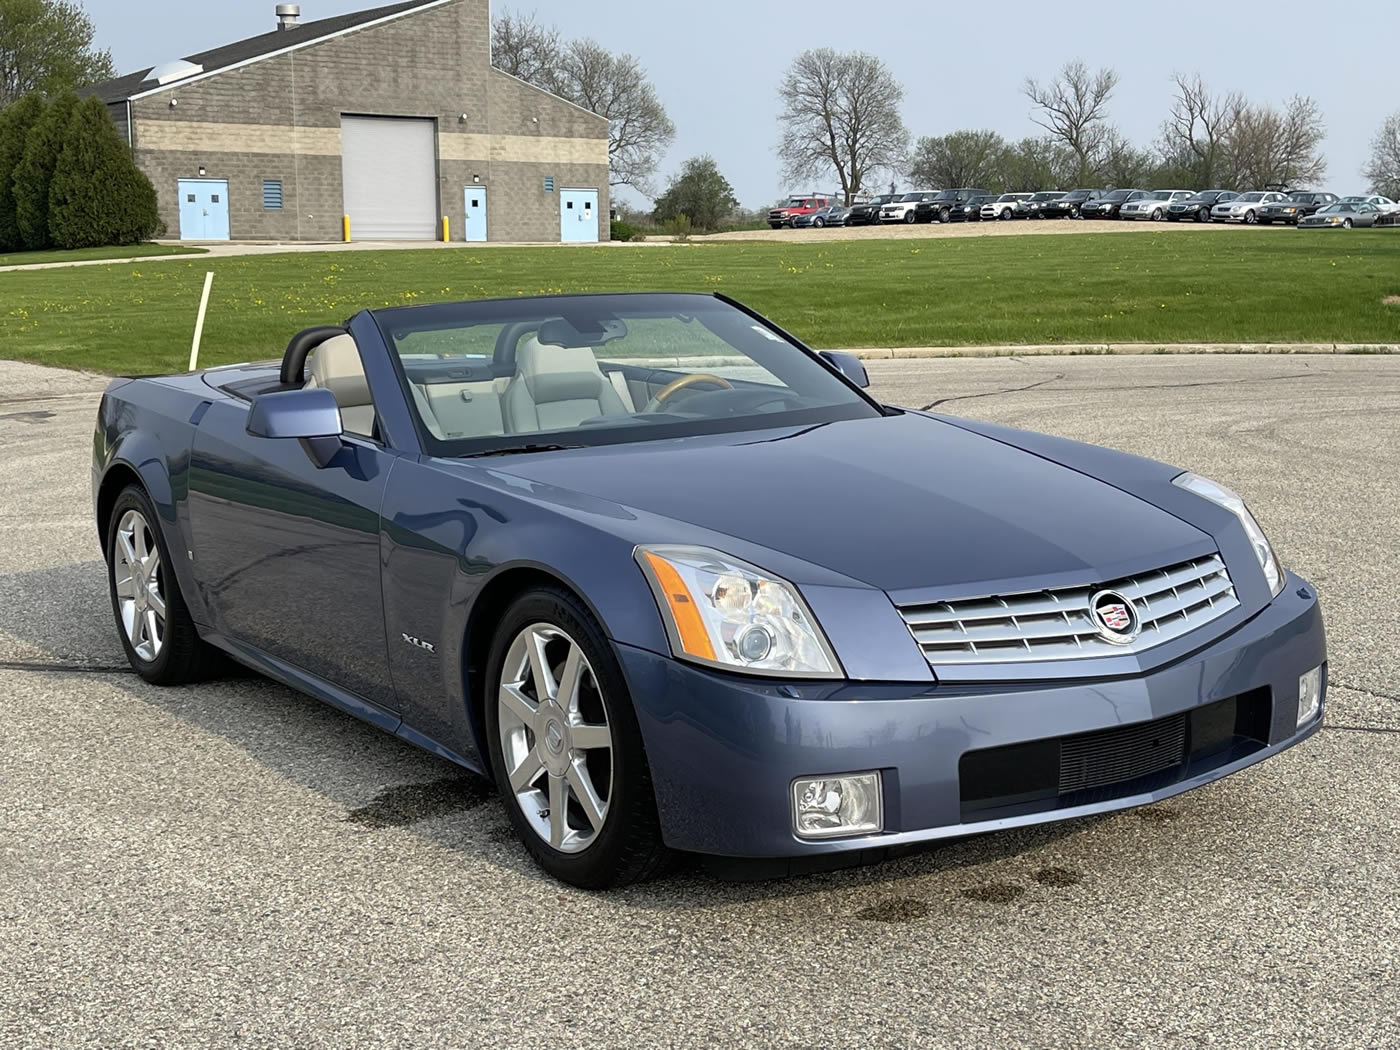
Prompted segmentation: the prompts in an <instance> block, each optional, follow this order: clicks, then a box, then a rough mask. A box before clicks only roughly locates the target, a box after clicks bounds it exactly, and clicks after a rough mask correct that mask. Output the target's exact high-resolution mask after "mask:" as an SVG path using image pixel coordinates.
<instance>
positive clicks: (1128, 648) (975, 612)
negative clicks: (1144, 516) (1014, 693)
mask: <svg viewBox="0 0 1400 1050" xmlns="http://www.w3.org/2000/svg"><path fill="white" fill-rule="evenodd" d="M1104 590H1108V591H1116V592H1117V593H1119V594H1121V595H1122V596H1123V597H1125V598H1127V599H1128V600H1129V601H1130V602H1132V604H1133V606H1134V608H1135V609H1136V611H1137V615H1138V620H1139V621H1140V622H1141V624H1142V633H1141V634H1139V635H1138V637H1137V638H1136V639H1134V640H1133V641H1132V642H1129V643H1127V644H1119V643H1115V642H1110V641H1108V640H1107V639H1106V638H1104V637H1103V635H1102V634H1100V633H1099V629H1098V627H1097V625H1096V624H1095V623H1094V619H1093V617H1092V616H1091V615H1090V610H1089V602H1090V599H1091V598H1092V597H1093V596H1094V595H1095V594H1097V593H1098V592H1099V591H1104ZM1239 604H1240V602H1239V599H1238V598H1237V597H1236V596H1235V587H1234V584H1233V583H1231V582H1230V574H1229V572H1228V571H1227V570H1226V568H1225V563H1224V562H1223V561H1221V560H1220V557H1219V556H1218V555H1214V554H1212V555H1209V556H1207V557H1204V558H1194V559H1192V560H1191V561H1187V562H1182V563H1181V564H1179V565H1171V566H1168V567H1167V568H1165V569H1158V570H1156V571H1154V572H1145V573H1139V574H1138V575H1136V576H1127V577H1124V578H1122V579H1118V580H1110V581H1107V582H1105V583H1102V584H1095V585H1093V586H1084V587H1062V588H1056V589H1053V590H1040V591H1022V592H1020V593H1016V594H999V595H991V596H989V597H986V598H966V599H957V600H954V601H947V602H929V603H927V604H923V605H905V606H901V607H900V610H899V613H900V615H901V616H903V617H904V622H905V623H906V624H908V625H909V630H910V632H911V633H912V634H913V635H914V640H915V641H916V642H918V643H919V647H920V648H921V649H922V650H923V651H924V656H925V657H926V658H927V659H928V662H929V663H930V664H933V665H935V666H937V665H939V664H944V665H947V664H984V663H1017V662H1025V661H1033V660H1078V659H1084V658H1086V657H1095V656H1117V655H1120V654H1122V653H1136V652H1141V651H1142V650H1144V649H1150V648H1152V647H1153V646H1154V645H1161V644H1162V643H1163V642H1166V641H1170V640H1171V639H1173V638H1179V637H1181V636H1182V635H1183V634H1186V633H1187V632H1188V631H1194V630H1195V629H1196V628H1198V627H1202V626H1204V625H1206V624H1208V623H1210V622H1211V621H1213V620H1216V619H1218V618H1219V617H1221V616H1224V615H1225V614H1226V613H1227V612H1229V611H1230V610H1231V609H1235V608H1237V607H1238V606H1239Z"/></svg>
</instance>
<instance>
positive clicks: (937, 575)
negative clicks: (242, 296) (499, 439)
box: [491, 413, 1216, 594]
mask: <svg viewBox="0 0 1400 1050" xmlns="http://www.w3.org/2000/svg"><path fill="white" fill-rule="evenodd" d="M491 469H492V470H493V471H498V472H500V473H505V474H510V475H513V476H515V477H517V478H520V479H523V480H525V481H528V482H534V483H537V484H539V485H540V486H542V487H543V488H544V490H546V491H554V492H561V491H563V490H571V491H572V492H574V493H578V494H580V495H582V496H587V497H589V498H590V499H593V500H603V501H606V502H607V503H608V504H611V505H613V506H615V507H617V508H619V509H625V510H626V511H630V512H631V515H626V514H621V515H616V516H617V517H619V518H629V517H632V516H636V517H642V516H645V517H647V518H653V520H652V522H651V524H650V526H649V527H655V528H658V529H660V530H661V533H659V534H657V535H655V536H654V537H651V538H650V542H662V543H664V542H687V541H689V540H690V539H691V537H690V535H688V533H690V532H693V530H694V529H696V528H698V529H702V530H705V531H706V532H709V533H713V534H720V535H722V536H724V537H732V538H733V539H734V541H735V542H734V543H731V544H729V547H730V553H734V554H736V555H737V556H739V557H745V558H749V559H750V560H756V559H758V558H761V557H762V552H755V551H753V550H751V548H752V547H760V548H766V549H767V550H768V551H775V552H781V553H782V554H783V555H786V556H787V557H786V558H784V559H783V563H784V564H785V565H789V566H790V565H791V564H792V563H791V562H790V561H788V559H798V560H799V561H800V562H803V563H806V564H807V565H811V566H816V567H819V568H820V569H822V570H825V571H826V572H832V573H837V574H839V575H841V576H844V577H846V578H848V579H850V580H856V581H860V582H862V583H865V584H867V585H869V586H872V587H878V588H880V589H881V590H885V591H890V592H901V591H904V592H917V591H918V590H919V589H920V588H927V587H934V586H936V587H939V588H945V589H946V590H947V593H949V594H952V593H957V592H961V593H967V594H978V593H987V592H989V591H991V590H997V589H1003V588H1001V587H1000V586H998V585H1000V584H1005V583H1008V582H1011V583H1015V584H1021V585H1022V587H1024V586H1026V585H1030V586H1050V585H1059V581H1060V580H1061V579H1069V578H1081V579H1082V578H1084V577H1085V576H1086V575H1088V576H1092V577H1094V578H1096V579H1113V578H1117V577H1119V576H1122V575H1127V574H1129V573H1132V572H1139V571H1144V570H1147V569H1154V568H1160V567H1162V566H1164V565H1168V564H1173V563H1174V562H1176V561H1179V560H1184V559H1185V558H1189V557H1194V556H1197V555H1199V554H1201V553H1206V552H1210V551H1214V550H1215V549H1216V545H1215V542H1214V541H1213V540H1212V539H1211V538H1210V537H1209V536H1208V535H1207V534H1206V533H1205V532H1203V531H1202V530H1200V529H1198V528H1196V527H1195V526H1193V525H1190V524H1187V523H1186V522H1185V521H1183V520H1181V519H1180V518H1178V517H1175V516H1173V515H1172V514H1169V513H1168V512H1166V511H1164V510H1161V509H1159V508H1158V507H1155V506H1153V505H1151V504H1149V503H1148V502H1146V501H1145V500H1143V499H1140V498H1138V497H1136V496H1132V495H1129V494H1128V493H1127V492H1125V491H1122V490H1120V489H1118V488H1115V487H1113V486H1111V485H1109V484H1108V483H1106V482H1103V481H1099V480H1097V479H1095V478H1092V477H1089V476H1088V475H1086V474H1083V473H1080V472H1078V471H1076V470H1072V469H1070V468H1068V467H1065V466H1061V465H1059V464H1057V463H1054V462H1051V461H1050V460H1048V459H1045V458H1042V457H1041V456H1039V455H1036V454H1034V453H1031V452H1027V451H1025V450H1023V449H1019V448H1016V447H1014V446H1012V445H1009V444H1007V443H1005V442H1002V441H997V440H993V439H991V438H988V437H984V436H982V435H979V434H976V433H973V432H971V431H969V430H966V429H964V428H962V427H959V426H955V425H952V424H951V423H946V422H943V421H940V420H938V419H935V418H931V417H928V416H922V415H918V414H914V413H909V414H904V415H898V416H889V417H883V418H877V419H867V420H853V421H846V422H838V423H828V424H825V425H821V426H817V427H810V428H805V429H784V430H777V431H760V432H748V433H742V434H729V435H723V436H722V437H718V438H716V437H703V438H689V439H682V440H667V441H655V442H645V443H639V444H633V445H612V446H604V447H599V448H589V449H576V450H566V451H562V452H557V453H546V454H536V455H529V456H520V457H516V458H513V459H510V460H498V461H494V462H493V463H492V468H491ZM562 502H570V503H572V502H574V501H572V500H565V501H562ZM610 516H611V515H610ZM653 516H654V517H653ZM655 517H659V518H664V519H669V521H670V522H671V523H673V525H674V528H671V527H667V526H666V524H665V523H664V522H657V521H655V520H654V518H655ZM634 520H635V519H634ZM760 564H761V562H760ZM767 567H769V568H770V571H779V570H778V568H777V566H771V565H770V566H767ZM1086 570H1090V571H1087V572H1086ZM789 571H790V570H789ZM1030 581H1034V582H1033V583H1032V582H1030ZM797 582H803V581H800V580H799V581H797ZM989 585H990V586H989Z"/></svg>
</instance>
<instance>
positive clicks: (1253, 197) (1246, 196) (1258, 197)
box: [1235, 193, 1264, 203]
mask: <svg viewBox="0 0 1400 1050" xmlns="http://www.w3.org/2000/svg"><path fill="white" fill-rule="evenodd" d="M1263 199H1264V195H1263V194H1262V193H1241V194H1240V195H1239V196H1238V197H1236V198H1235V200H1237V201H1240V202H1242V203H1243V202H1246V201H1262V200H1263Z"/></svg>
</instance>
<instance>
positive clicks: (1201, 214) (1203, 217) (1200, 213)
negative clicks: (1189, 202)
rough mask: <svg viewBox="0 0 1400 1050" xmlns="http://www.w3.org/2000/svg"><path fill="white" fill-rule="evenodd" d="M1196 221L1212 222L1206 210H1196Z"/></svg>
mask: <svg viewBox="0 0 1400 1050" xmlns="http://www.w3.org/2000/svg"><path fill="white" fill-rule="evenodd" d="M1196 221H1197V222H1210V212H1208V211H1206V209H1205V208H1198V209H1197V210H1196Z"/></svg>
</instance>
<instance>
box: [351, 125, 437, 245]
mask: <svg viewBox="0 0 1400 1050" xmlns="http://www.w3.org/2000/svg"><path fill="white" fill-rule="evenodd" d="M435 131H436V128H435V125H434V122H433V121H431V120H413V119H409V118H405V117H341V118H340V139H341V147H340V149H341V166H342V173H343V174H342V177H343V179H344V183H345V214H346V215H348V216H350V236H351V237H353V238H354V239H355V240H357V241H431V240H434V239H435V237H436V235H437V224H438V217H437V211H438V207H437V189H438V186H437V183H438V180H437V149H436V148H435V142H434V137H435Z"/></svg>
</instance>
